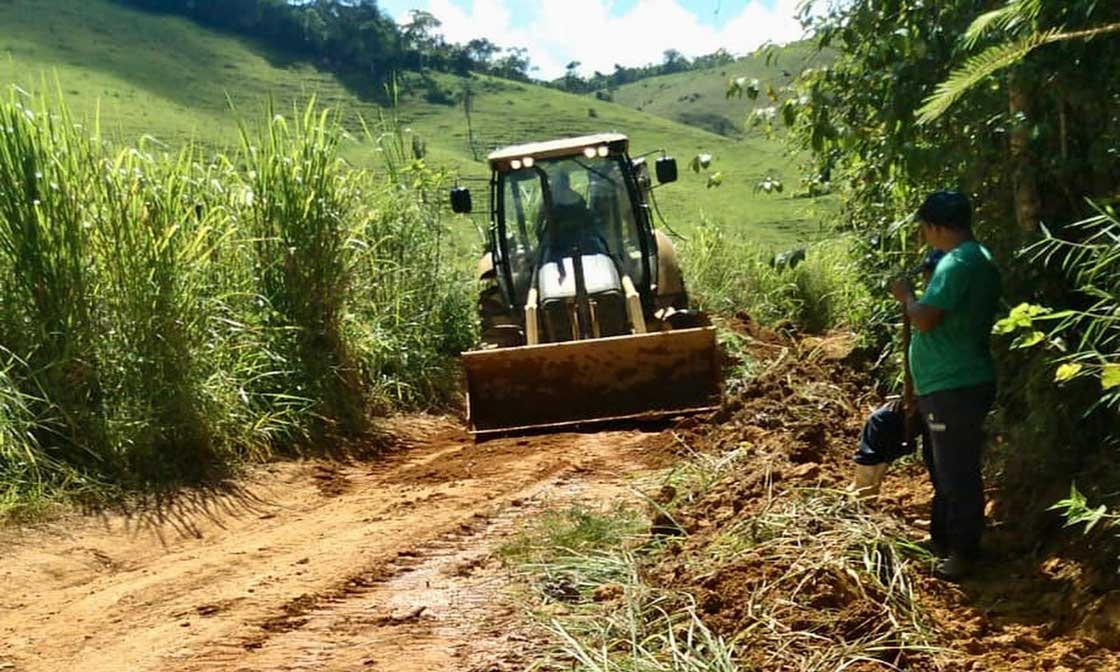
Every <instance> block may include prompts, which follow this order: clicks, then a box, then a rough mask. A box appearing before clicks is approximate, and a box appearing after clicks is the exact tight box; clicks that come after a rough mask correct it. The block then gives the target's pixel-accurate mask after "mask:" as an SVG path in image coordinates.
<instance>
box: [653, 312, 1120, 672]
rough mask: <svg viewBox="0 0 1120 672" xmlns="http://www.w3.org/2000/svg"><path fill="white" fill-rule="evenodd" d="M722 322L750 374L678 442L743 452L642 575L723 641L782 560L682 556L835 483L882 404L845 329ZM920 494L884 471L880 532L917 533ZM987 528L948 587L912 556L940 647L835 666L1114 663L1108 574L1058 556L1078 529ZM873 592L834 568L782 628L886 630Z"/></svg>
mask: <svg viewBox="0 0 1120 672" xmlns="http://www.w3.org/2000/svg"><path fill="white" fill-rule="evenodd" d="M734 326H735V328H736V329H737V330H738V331H739V332H740V334H742V335H743V336H744V337H745V339H746V344H747V347H748V350H750V351H751V352H752V354H753V355H754V356H755V357H758V358H759V359H760V360H761V362H762V365H761V367H762V370H761V372H760V374H759V375H758V376H757V377H756V378H754V379H753V380H752V381H751V382H749V383H748V384H747V385H746V387H745V388H744V389H743V390H742V391H741V392H740V393H738V394H737V395H736V396H735V398H733V399H731V400H730V401H729V403H728V404H727V407H726V408H725V409H724V411H723V412H722V413H721V415H720V417H718V418H716V421H717V422H716V423H714V424H709V423H692V424H691V425H690V426H688V427H686V428H683V430H682V431H681V432H680V433H679V436H678V441H679V442H681V443H685V444H688V445H689V446H691V447H692V448H693V449H699V450H702V451H715V452H719V453H722V452H726V451H728V450H731V449H734V448H736V447H738V446H744V445H747V446H751V450H750V457H749V458H748V459H747V460H746V461H745V462H744V463H741V464H740V465H739V466H738V467H737V471H736V473H735V474H734V475H733V476H732V477H730V478H725V479H723V480H722V481H721V482H720V484H718V485H717V486H716V487H714V488H713V489H712V490H711V491H709V492H707V493H706V494H704V495H703V496H702V497H699V498H697V499H696V500H695V501H692V502H688V503H685V504H683V505H682V507H681V508H680V510H679V511H677V512H675V513H674V518H675V520H676V522H677V523H678V524H679V525H680V526H681V527H683V528H684V529H685V530H686V531H687V532H688V533H689V536H688V537H687V538H686V539H684V540H683V541H681V542H679V543H678V544H676V546H675V547H674V552H675V553H677V555H676V556H675V557H673V558H671V559H669V560H667V561H665V562H662V563H661V564H660V565H659V566H658V567H656V568H655V569H654V570H653V574H654V575H655V576H657V577H658V578H659V579H660V580H661V581H662V582H664V583H665V584H667V585H668V586H670V587H675V588H679V589H681V590H686V591H688V592H690V593H692V594H693V595H694V596H695V597H696V599H697V603H698V605H699V606H700V610H701V612H702V614H703V617H704V620H705V622H706V623H707V624H708V625H709V626H710V627H712V628H713V629H714V630H715V631H716V632H719V633H720V634H722V635H725V636H727V637H729V638H731V637H734V636H735V635H736V634H737V633H739V632H741V631H743V630H744V629H746V628H748V627H751V625H752V618H753V617H752V616H751V615H750V614H746V613H744V605H746V604H747V603H748V602H750V598H751V597H752V596H754V597H755V598H757V597H758V595H759V593H758V592H757V591H760V590H763V589H766V587H768V586H770V585H772V582H774V581H778V580H779V577H780V576H781V574H782V573H783V572H784V571H785V568H784V567H781V566H779V563H776V562H773V561H770V560H769V559H766V558H759V557H757V556H750V555H749V554H748V555H746V556H744V557H745V558H746V559H745V561H744V562H742V563H741V564H735V563H732V565H731V566H729V567H724V568H722V569H721V570H720V571H718V572H717V573H715V574H712V573H710V572H706V573H705V572H703V571H702V570H698V569H697V568H700V567H704V566H705V563H703V562H693V561H692V560H693V559H696V558H700V559H703V558H705V557H710V555H711V553H712V550H711V546H710V545H711V544H713V543H714V542H715V540H717V539H718V538H719V537H720V535H721V533H723V532H725V531H727V530H729V529H730V526H731V525H734V524H740V525H741V524H742V522H743V521H744V520H749V519H750V516H751V515H752V513H755V512H757V511H758V510H759V509H760V508H761V507H763V506H773V504H774V501H775V499H778V500H780V499H781V498H783V497H797V496H798V494H797V493H798V489H799V488H807V487H808V488H819V487H824V488H834V489H843V488H845V487H846V486H847V485H848V483H849V482H850V479H851V477H852V472H853V466H852V462H851V455H852V453H853V452H854V450H855V445H856V442H857V440H858V436H859V431H860V428H861V426H862V423H863V421H864V419H865V418H866V415H867V414H868V413H869V412H870V411H871V410H872V409H873V408H874V407H875V406H877V405H878V403H879V402H880V398H879V396H878V395H877V394H876V393H875V392H874V390H875V387H876V386H875V384H874V382H873V380H872V378H871V376H870V375H869V373H868V370H869V369H870V364H869V363H868V361H867V359H866V358H865V356H864V353H861V352H858V351H856V349H855V348H854V347H853V345H852V339H851V337H850V336H849V335H846V334H834V335H830V336H828V337H824V338H813V337H804V338H798V337H796V336H792V335H788V334H787V335H780V334H778V333H775V332H774V331H772V330H769V329H765V328H762V327H759V326H758V325H756V324H754V323H752V322H750V320H749V319H746V318H744V319H740V320H739V321H738V322H737V324H735V325H734ZM931 494H932V492H931V488H930V486H929V485H928V480H927V478H926V475H925V471H924V468H923V467H922V466H921V464H920V461H917V460H916V461H913V462H911V463H909V464H907V465H906V466H895V467H892V468H891V470H890V471H889V472H888V475H887V479H886V481H885V483H884V486H883V494H882V496H881V498H880V501H879V502H878V503H877V504H875V505H874V508H875V509H876V510H877V511H878V512H879V513H880V515H881V516H882V517H883V518H885V519H886V521H885V525H886V526H887V527H888V528H889V531H890V532H892V533H894V534H897V535H898V536H899V537H902V538H910V539H912V540H918V539H921V538H922V537H924V536H925V535H926V532H925V530H924V529H923V526H924V524H926V523H925V522H924V521H925V520H927V519H928V502H929V500H930V497H931ZM993 508H994V507H993V506H991V505H990V506H989V513H991V510H992V509H993ZM882 514H886V515H882ZM807 524H815V523H807ZM989 524H990V526H991V528H992V531H991V532H990V533H989V534H988V536H987V537H986V542H985V543H986V557H985V564H984V565H983V567H982V568H981V569H980V570H979V571H978V573H977V574H976V575H975V576H974V577H973V578H970V579H969V580H966V581H965V582H963V583H962V584H961V585H959V586H957V585H953V584H950V583H946V582H944V581H941V580H938V579H935V578H932V577H931V576H929V572H928V568H925V567H922V566H921V565H922V564H923V563H920V562H917V561H915V563H914V569H913V571H911V572H909V575H910V576H911V577H912V581H913V584H914V589H915V591H914V592H915V594H916V597H917V600H918V605H917V607H918V611H919V612H920V613H921V614H923V615H924V618H925V621H926V622H927V623H928V624H929V626H930V627H931V628H932V630H933V631H934V637H933V639H934V640H935V643H936V645H938V646H940V647H944V648H945V649H947V651H946V652H944V653H939V654H937V655H932V654H931V655H928V656H926V655H914V654H912V653H907V654H905V655H899V656H895V657H891V656H889V655H884V656H883V660H884V661H885V662H883V663H874V664H873V663H866V664H857V665H856V666H855V667H848V668H846V669H849V670H854V669H866V670H872V669H875V670H882V669H891V668H890V667H889V665H894V666H896V667H897V668H899V669H908V670H946V671H949V672H955V671H958V670H961V671H964V670H1060V671H1065V672H1072V671H1075V670H1078V671H1080V670H1101V671H1105V670H1120V653H1118V651H1120V590H1118V589H1120V582H1118V581H1117V577H1116V576H1115V575H1113V576H1111V577H1105V578H1103V579H1102V576H1101V574H1102V572H1101V571H1100V570H1099V569H1098V568H1096V567H1092V566H1087V565H1085V564H1084V563H1081V562H1078V561H1075V560H1071V559H1067V556H1070V557H1072V555H1073V554H1072V553H1068V554H1067V553H1065V551H1064V549H1065V548H1066V547H1076V546H1077V545H1078V544H1079V543H1083V542H1082V541H1081V540H1080V539H1079V538H1078V535H1077V534H1076V533H1072V532H1071V533H1069V534H1067V535H1066V537H1065V538H1064V540H1063V541H1062V542H1059V543H1053V544H1050V545H1049V550H1047V551H1045V552H1031V551H1028V550H1025V549H1029V548H1030V547H1031V546H1032V544H1031V543H1029V542H1027V541H1025V540H1023V539H1020V538H1016V536H1015V535H1014V534H1013V533H1011V532H1010V531H1009V530H1007V529H1005V526H1003V525H1002V523H1001V521H999V520H990V521H989ZM820 532H821V533H822V534H823V533H825V532H826V531H825V530H823V529H822V530H820ZM1101 560H1102V562H1101V563H1100V564H1101V565H1102V566H1104V567H1114V566H1115V558H1101ZM698 572H699V573H698ZM1102 586H1103V589H1102ZM880 597H881V596H878V595H874V594H871V595H868V594H864V593H861V592H860V591H859V590H856V589H855V588H854V587H853V585H852V582H851V581H850V580H849V579H848V578H847V577H845V576H843V575H842V574H841V575H835V574H829V572H828V571H826V570H822V573H821V575H819V576H814V577H812V581H811V582H810V583H809V584H808V585H807V586H804V587H802V589H801V590H800V592H799V594H798V596H797V600H798V601H800V603H801V604H800V606H801V607H804V609H803V613H804V614H805V615H804V619H803V621H802V622H796V623H793V626H794V628H795V629H797V630H806V631H811V632H814V633H817V634H820V635H822V636H824V637H826V638H828V639H832V640H839V641H854V640H857V639H859V638H862V637H866V636H868V635H875V634H884V633H886V634H889V630H890V627H891V626H890V624H889V623H887V622H885V621H884V618H883V610H882V609H881V608H880V602H881V600H880V599H879V598H880ZM767 653H768V652H751V651H747V652H745V654H744V655H745V660H744V664H745V665H746V667H747V669H774V668H772V667H768V666H766V665H763V664H761V661H763V660H766V659H767V658H766V655H764V654H767ZM754 654H758V655H754Z"/></svg>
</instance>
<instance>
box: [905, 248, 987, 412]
mask: <svg viewBox="0 0 1120 672" xmlns="http://www.w3.org/2000/svg"><path fill="white" fill-rule="evenodd" d="M999 292H1000V276H999V269H998V268H996V265H995V262H994V261H992V253H991V252H989V251H988V249H987V248H986V247H984V246H983V245H981V244H980V243H977V242H976V241H973V240H970V241H966V242H964V243H961V244H960V245H958V246H957V247H955V248H954V249H952V250H951V251H950V252H949V253H947V254H946V255H945V256H944V257H942V258H941V261H940V262H938V264H937V268H936V269H935V270H934V272H933V276H932V277H931V278H930V280H929V286H928V287H927V288H926V291H925V294H923V295H922V298H921V300H920V303H922V304H924V305H927V306H934V307H936V308H941V309H942V310H944V311H945V314H944V315H942V316H941V321H940V322H938V324H937V326H936V327H934V328H933V329H931V330H930V331H925V332H923V331H919V330H917V329H915V330H914V333H913V336H912V338H911V339H910V373H911V374H912V375H913V376H914V387H915V388H916V389H917V392H918V394H932V393H934V392H941V391H942V390H955V389H959V388H962V387H971V386H973V385H980V384H981V383H988V382H992V381H994V380H995V377H996V375H995V366H994V365H993V364H992V353H991V350H990V349H989V344H988V340H989V335H990V334H991V331H992V323H993V321H994V320H995V315H996V309H997V307H998V306H997V304H998V302H999Z"/></svg>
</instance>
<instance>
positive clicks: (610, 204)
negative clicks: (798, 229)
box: [453, 134, 676, 345]
mask: <svg viewBox="0 0 1120 672" xmlns="http://www.w3.org/2000/svg"><path fill="white" fill-rule="evenodd" d="M628 145H629V142H628V140H627V138H626V136H624V135H620V134H600V135H595V136H584V137H581V138H571V139H568V140H559V141H552V142H544V143H533V144H527V145H517V146H513V147H508V148H506V149H503V150H500V151H497V152H494V153H493V154H491V155H490V157H489V161H490V167H491V171H492V172H491V180H490V188H491V193H490V198H491V204H492V213H491V222H490V240H489V250H490V251H489V254H490V256H491V257H492V268H493V269H494V282H495V283H496V285H497V288H498V289H499V290H500V292H501V295H502V299H503V302H504V303H505V304H506V306H507V307H508V308H510V309H512V310H514V311H522V310H524V309H525V308H526V306H529V307H530V308H531V309H533V308H535V309H536V310H538V311H539V314H540V316H541V319H540V322H539V325H538V326H539V327H540V328H539V329H535V330H534V329H532V328H528V329H526V330H525V331H526V332H527V333H525V334H524V339H523V341H522V342H523V343H525V344H530V345H532V344H534V343H542V342H543V343H554V342H560V341H567V340H579V339H585V338H597V337H601V336H616V335H621V334H627V333H631V331H632V330H634V328H635V326H636V324H637V323H643V322H645V319H644V317H645V314H646V313H649V312H651V311H652V310H653V309H654V307H655V306H654V304H655V301H654V295H655V291H654V290H655V289H656V284H657V278H658V271H659V269H658V254H657V248H658V241H657V240H656V237H655V235H654V230H653V227H652V222H651V220H650V213H649V208H648V206H647V198H648V193H649V189H650V186H651V185H650V180H649V175H648V169H647V167H646V164H645V161H644V160H643V159H638V160H637V161H634V160H632V159H631V158H630V156H629V155H628ZM670 167H672V168H675V162H673V159H662V160H661V162H660V163H659V169H660V171H661V174H662V176H663V177H666V178H667V179H666V180H665V181H671V180H672V179H675V177H676V175H675V170H671V171H670V170H667V168H670ZM461 191H462V190H460V193H461ZM460 198H461V196H460ZM453 205H454V198H453ZM628 294H629V295H630V296H632V297H635V298H636V302H634V303H635V305H634V307H633V308H630V309H628V308H627V295H628ZM640 331H645V329H644V327H643V328H642V329H641V330H640ZM530 332H535V333H530ZM534 336H535V338H534Z"/></svg>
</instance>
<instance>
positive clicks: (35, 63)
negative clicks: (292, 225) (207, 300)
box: [0, 0, 832, 247]
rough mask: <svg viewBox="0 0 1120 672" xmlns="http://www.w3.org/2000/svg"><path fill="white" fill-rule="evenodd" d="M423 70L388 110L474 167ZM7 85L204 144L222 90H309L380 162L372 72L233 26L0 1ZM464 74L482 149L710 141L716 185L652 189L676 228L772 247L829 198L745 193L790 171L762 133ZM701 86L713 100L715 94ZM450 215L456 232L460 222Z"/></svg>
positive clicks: (680, 151) (217, 124) (362, 154)
mask: <svg viewBox="0 0 1120 672" xmlns="http://www.w3.org/2000/svg"><path fill="white" fill-rule="evenodd" d="M729 67H730V66H729ZM410 77H411V78H412V79H415V78H416V76H415V75H411V76H410ZM432 79H433V83H432V84H430V85H427V86H426V87H421V86H418V85H414V86H412V87H411V89H410V90H411V91H412V93H410V94H407V95H404V96H402V97H401V99H400V106H399V110H398V112H399V114H400V117H401V120H402V122H403V123H404V124H405V125H406V126H408V127H410V128H411V129H412V131H413V133H414V134H415V135H418V136H420V137H421V138H422V139H423V142H424V144H425V145H426V147H427V151H428V156H429V158H430V161H431V162H432V163H435V164H438V165H442V166H446V167H448V168H449V169H450V170H453V171H455V172H457V173H460V174H463V175H465V176H485V175H486V172H487V171H486V168H485V166H484V165H482V164H480V163H475V162H474V161H473V158H472V152H471V151H470V148H469V146H468V143H467V138H466V136H467V133H466V123H465V119H464V115H463V111H462V108H461V106H460V105H458V104H456V103H454V102H451V103H450V104H436V103H431V102H428V100H427V98H428V97H427V96H426V95H425V89H431V90H433V91H439V92H441V93H440V95H442V96H443V97H445V98H446V99H447V100H449V101H453V100H454V99H455V97H456V96H457V95H458V92H459V91H461V88H462V85H463V82H462V80H461V79H458V78H455V77H451V76H447V75H435V76H434V77H433V78H432ZM10 84H15V85H18V86H20V87H21V88H23V89H24V90H27V91H37V90H41V89H43V88H47V89H49V90H51V92H52V93H53V92H54V89H55V88H57V89H58V90H59V91H60V92H61V93H62V95H63V96H64V97H65V99H66V102H67V104H68V105H69V106H70V107H71V108H72V110H73V111H74V114H75V116H76V117H78V118H80V119H85V120H86V122H87V124H92V123H93V121H94V120H95V119H98V118H99V119H100V124H101V127H102V131H103V134H104V135H105V136H106V137H109V138H113V139H116V140H124V141H127V142H135V141H136V139H138V138H141V137H144V136H150V137H152V138H155V139H156V140H158V141H159V142H161V143H163V144H164V145H166V146H167V147H168V148H169V149H173V148H177V147H180V146H182V145H183V144H184V143H185V142H186V141H188V140H192V139H193V140H196V141H198V142H199V143H200V144H201V146H203V147H204V148H206V149H207V150H208V151H215V150H218V149H226V148H229V147H233V146H236V144H237V142H238V133H237V124H236V119H237V115H236V114H234V113H231V112H230V110H229V103H230V102H232V103H233V104H234V105H235V106H236V107H237V108H238V112H239V114H241V115H248V116H252V115H255V114H258V113H261V112H263V111H264V110H266V109H267V108H268V104H269V101H270V100H271V101H273V102H274V103H275V105H276V107H277V108H278V109H288V108H289V107H290V105H291V104H292V103H293V102H303V101H306V100H307V99H308V98H309V97H310V96H311V95H315V96H317V98H318V99H319V101H320V102H321V103H322V104H323V105H325V106H328V107H331V108H334V109H336V110H339V111H341V112H342V114H343V120H342V123H343V125H344V126H345V128H347V129H348V130H349V131H350V133H351V135H352V136H353V138H352V139H351V140H349V141H347V142H345V143H344V145H343V147H342V148H341V153H342V155H343V156H344V157H346V158H347V159H348V160H349V161H351V162H352V163H354V164H357V165H361V166H365V167H372V166H379V165H380V160H379V157H378V152H377V149H376V147H375V146H374V145H373V144H371V143H370V142H368V141H366V140H364V139H363V138H362V134H361V124H360V121H359V116H363V117H365V118H366V119H376V118H377V116H378V114H379V112H380V111H381V108H380V107H379V106H378V101H379V100H382V101H383V100H384V96H383V93H382V92H381V91H379V90H378V89H377V87H375V86H374V85H373V84H372V83H370V82H362V81H356V82H355V81H346V82H344V81H342V80H340V78H339V77H337V76H335V75H333V74H331V73H329V72H324V71H321V70H319V69H317V68H316V67H313V66H312V65H310V64H307V63H299V62H291V61H290V60H288V59H286V58H285V57H284V55H282V54H275V53H271V52H269V51H267V50H265V49H262V48H261V47H259V46H258V45H255V44H253V43H251V42H249V41H246V40H244V39H241V38H238V37H234V36H230V35H227V34H223V33H218V32H215V31H211V30H208V29H205V28H202V27H200V26H198V25H196V24H194V23H192V22H190V21H188V20H185V19H182V18H178V17H170V16H162V15H155V14H147V13H143V12H138V11H135V10H132V9H129V8H125V7H121V6H118V5H115V4H113V3H111V2H108V1H107V0H85V1H83V2H81V3H73V2H68V1H67V0H35V1H33V0H9V1H7V2H0V85H10ZM412 84H415V82H412ZM471 86H472V88H474V89H475V91H476V95H475V99H474V110H473V126H474V133H475V139H476V148H477V149H478V150H479V152H480V154H482V155H485V153H486V152H487V151H489V150H490V149H491V148H493V147H496V146H500V145H504V144H508V143H513V142H526V141H532V140H540V139H549V138H554V137H562V136H565V135H573V134H580V133H586V132H594V131H603V130H616V131H621V132H624V133H627V134H629V135H630V136H631V138H632V140H633V143H632V147H633V151H634V153H640V152H644V151H648V150H653V149H659V148H664V149H666V150H667V151H668V152H670V153H671V154H673V155H675V156H676V157H678V159H679V160H680V163H681V167H682V169H683V168H684V167H685V166H686V164H687V162H688V161H689V159H691V157H692V156H694V155H696V154H697V153H699V152H709V153H712V154H713V155H714V156H715V161H714V163H713V165H712V168H711V171H713V172H714V171H720V172H721V173H722V174H723V177H724V182H723V186H721V187H718V188H713V189H708V188H706V184H707V176H706V175H695V174H692V173H690V172H687V171H683V172H682V179H681V181H680V182H679V183H677V184H675V185H672V186H668V187H666V188H665V189H664V190H661V191H659V193H658V195H659V204H660V206H661V210H662V211H663V212H664V214H665V217H666V218H667V219H668V221H669V224H670V225H671V226H672V228H674V229H675V230H677V231H680V232H681V233H682V234H685V235H688V232H689V231H691V230H692V229H693V227H694V226H695V224H696V223H697V222H698V221H700V218H701V217H704V218H707V219H709V220H712V221H716V222H719V223H721V224H722V225H723V226H724V227H725V228H726V229H727V230H728V231H729V232H734V234H735V235H737V236H741V237H743V238H747V239H750V240H755V241H759V242H761V243H763V244H765V245H768V246H771V247H780V246H786V245H788V244H790V243H791V242H793V241H796V240H804V239H806V238H811V237H815V236H818V235H819V230H818V226H817V224H816V222H817V221H818V220H819V219H820V218H822V217H825V216H827V214H828V213H829V212H831V210H832V207H831V201H830V200H829V199H816V200H814V199H805V198H796V197H795V196H793V192H794V191H795V189H792V188H791V189H787V190H786V192H785V194H784V195H777V196H771V195H764V194H760V193H755V185H756V184H757V183H758V181H759V180H760V179H761V178H763V177H764V176H767V175H773V176H777V177H780V178H782V179H783V180H784V181H785V183H786V184H787V185H789V186H791V187H792V186H794V185H795V184H796V167H795V165H794V160H793V159H792V158H791V157H789V156H787V155H785V154H784V153H783V150H782V149H781V147H780V146H779V145H778V144H776V143H767V142H764V141H761V140H758V139H751V140H745V141H730V140H729V139H728V138H726V137H723V136H720V135H717V134H714V133H711V132H708V131H705V130H703V129H702V128H697V127H695V126H690V125H687V124H682V123H678V122H677V121H673V120H670V119H664V118H661V117H659V116H656V115H655V114H647V113H645V112H641V111H638V110H634V109H632V108H631V107H629V106H628V105H626V104H621V103H619V104H615V103H607V102H602V101H598V100H595V99H593V98H590V97H586V96H573V95H569V94H565V93H562V92H559V91H555V90H552V89H548V88H545V87H541V86H536V85H532V84H520V83H512V82H506V81H503V80H497V79H493V78H488V77H474V78H472V79H471ZM227 97H228V99H227ZM710 98H711V100H710V101H709V102H713V103H714V102H715V98H716V97H715V96H714V95H713V96H711V97H710ZM719 98H720V99H721V100H722V93H720V96H719ZM737 102H740V103H741V101H737ZM705 104H707V103H705ZM744 109H745V108H744ZM592 115H594V116H592ZM153 146H154V147H156V146H158V145H153ZM460 226H461V229H462V231H466V232H467V233H466V234H464V235H466V236H467V237H469V236H470V233H469V232H470V231H471V230H473V227H471V226H470V225H469V224H467V223H466V222H464V223H462V224H461V225H460Z"/></svg>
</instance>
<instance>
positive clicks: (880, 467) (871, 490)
mask: <svg viewBox="0 0 1120 672" xmlns="http://www.w3.org/2000/svg"><path fill="white" fill-rule="evenodd" d="M886 473H887V465H886V463H884V464H872V465H865V464H857V465H856V478H855V481H854V482H853V483H852V491H853V492H855V493H856V496H857V497H859V498H860V499H869V498H871V497H877V496H878V495H879V486H880V485H882V483H883V475H884V474H886Z"/></svg>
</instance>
